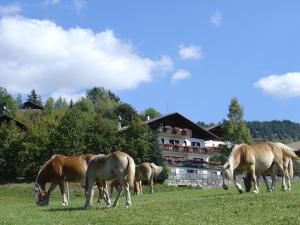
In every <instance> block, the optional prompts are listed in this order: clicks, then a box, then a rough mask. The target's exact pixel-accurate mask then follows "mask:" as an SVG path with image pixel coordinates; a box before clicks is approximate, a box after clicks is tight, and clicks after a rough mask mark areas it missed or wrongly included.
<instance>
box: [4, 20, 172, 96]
mask: <svg viewBox="0 0 300 225" xmlns="http://www.w3.org/2000/svg"><path fill="white" fill-rule="evenodd" d="M172 68H173V62H172V59H171V58H169V57H168V56H162V58H161V59H160V60H153V59H150V58H147V57H144V56H141V55H140V54H138V53H137V51H136V50H135V49H134V47H133V46H132V44H131V43H129V42H125V41H123V40H121V39H120V38H118V37H117V36H116V35H115V33H114V32H113V30H105V31H102V32H99V33H95V32H93V31H92V30H89V29H82V28H79V27H76V28H71V29H64V28H62V27H60V26H58V25H57V24H55V23H53V22H51V21H49V20H34V19H28V18H24V17H4V18H2V19H0V71H1V73H0V80H1V83H0V85H1V86H4V87H6V88H7V89H8V90H9V91H10V92H11V93H13V94H14V93H21V94H28V93H29V92H30V91H31V90H32V89H33V88H35V89H36V90H37V92H38V93H39V94H41V95H44V96H49V95H53V96H56V95H58V94H59V95H62V96H74V95H75V96H77V95H81V94H82V92H83V91H84V90H85V89H86V88H91V87H94V86H103V87H105V88H107V89H111V90H126V89H133V88H135V87H137V86H138V85H140V84H141V83H143V82H150V81H151V80H153V78H154V77H155V75H156V74H161V73H165V72H166V71H170V70H172Z"/></svg>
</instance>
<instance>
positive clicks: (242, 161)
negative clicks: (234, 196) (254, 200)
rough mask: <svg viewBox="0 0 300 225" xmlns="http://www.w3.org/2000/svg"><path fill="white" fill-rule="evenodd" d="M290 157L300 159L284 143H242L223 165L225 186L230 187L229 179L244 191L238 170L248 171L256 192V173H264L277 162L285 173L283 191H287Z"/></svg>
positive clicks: (273, 187) (273, 180) (273, 174)
mask: <svg viewBox="0 0 300 225" xmlns="http://www.w3.org/2000/svg"><path fill="white" fill-rule="evenodd" d="M289 158H292V159H296V160H299V158H298V157H297V155H296V154H295V153H294V152H293V151H292V150H291V148H289V147H288V146H286V145H284V144H282V143H273V142H263V143H260V144H254V145H246V144H241V145H238V146H236V147H234V149H233V150H232V152H231V153H230V155H229V157H228V160H227V162H226V163H225V164H224V166H223V171H222V175H223V188H224V189H226V190H227V189H228V185H227V182H228V180H232V181H234V184H235V186H236V188H237V189H238V191H239V192H240V193H243V191H244V190H243V188H242V186H241V185H240V184H239V183H238V182H237V181H236V175H237V174H236V172H243V171H248V172H249V173H250V175H251V182H252V183H253V185H254V191H253V192H254V193H258V192H259V190H258V187H257V182H256V173H257V174H263V173H264V172H265V171H267V170H268V169H270V168H271V167H272V165H273V164H275V165H276V166H277V167H278V169H279V171H280V172H281V173H282V174H283V177H282V191H286V190H287V187H286V183H285V181H286V179H289V174H288V169H287V168H288V163H289ZM272 171H274V172H272V187H271V188H272V190H274V189H275V179H276V176H275V175H276V174H275V170H272Z"/></svg>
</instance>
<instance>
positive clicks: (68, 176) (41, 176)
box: [34, 154, 100, 206]
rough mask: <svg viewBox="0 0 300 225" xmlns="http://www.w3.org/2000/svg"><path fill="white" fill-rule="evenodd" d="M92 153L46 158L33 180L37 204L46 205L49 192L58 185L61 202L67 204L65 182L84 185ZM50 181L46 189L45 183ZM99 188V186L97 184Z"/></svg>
mask: <svg viewBox="0 0 300 225" xmlns="http://www.w3.org/2000/svg"><path fill="white" fill-rule="evenodd" d="M93 156H94V155H92V154H85V155H80V156H63V155H54V156H52V158H51V159H50V160H48V161H47V162H46V163H45V164H44V165H43V166H42V167H41V169H40V171H39V172H38V176H37V179H36V182H35V187H34V191H35V198H36V204H37V205H38V206H43V205H48V204H49V198H50V194H51V192H52V191H53V190H54V189H55V187H56V186H57V185H59V188H60V191H61V194H62V197H63V203H62V205H64V206H67V205H68V198H67V194H66V192H65V185H64V184H65V182H72V183H80V184H81V185H82V186H84V185H85V173H86V170H87V167H88V163H89V161H90V160H91V159H92V157H93ZM47 183H51V185H50V187H49V189H48V191H46V190H45V189H46V184H47ZM98 188H99V190H100V187H99V186H98Z"/></svg>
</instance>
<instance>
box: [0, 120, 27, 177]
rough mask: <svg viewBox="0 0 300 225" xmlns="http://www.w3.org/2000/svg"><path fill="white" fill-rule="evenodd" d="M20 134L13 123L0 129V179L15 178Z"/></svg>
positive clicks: (18, 164) (17, 166) (18, 163)
mask: <svg viewBox="0 0 300 225" xmlns="http://www.w3.org/2000/svg"><path fill="white" fill-rule="evenodd" d="M21 140H22V132H20V130H19V129H18V128H17V127H16V125H15V124H14V123H13V122H10V123H9V124H7V125H6V126H1V127H0V178H6V179H7V178H9V179H11V178H15V177H16V176H17V175H18V171H19V166H20V162H19V160H16V158H18V155H19V152H20V148H19V147H18V146H19V144H20V143H21Z"/></svg>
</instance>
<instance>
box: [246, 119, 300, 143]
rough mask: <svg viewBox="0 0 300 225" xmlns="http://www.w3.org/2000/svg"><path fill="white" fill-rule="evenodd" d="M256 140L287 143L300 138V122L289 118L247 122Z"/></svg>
mask: <svg viewBox="0 0 300 225" xmlns="http://www.w3.org/2000/svg"><path fill="white" fill-rule="evenodd" d="M247 126H248V128H249V129H250V132H251V136H252V137H253V139H254V140H274V141H282V142H285V143H289V142H293V141H299V140H300V124H299V123H295V122H292V121H289V120H283V121H280V120H272V121H251V122H247Z"/></svg>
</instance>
